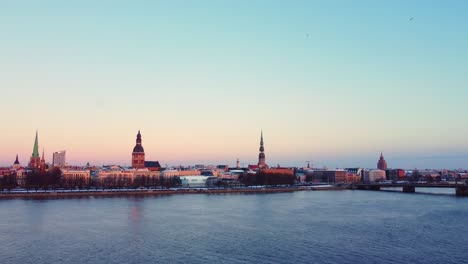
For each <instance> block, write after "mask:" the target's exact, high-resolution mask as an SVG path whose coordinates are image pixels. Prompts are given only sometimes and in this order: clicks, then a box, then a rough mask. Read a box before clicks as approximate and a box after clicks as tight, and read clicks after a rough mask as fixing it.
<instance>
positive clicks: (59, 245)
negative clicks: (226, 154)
mask: <svg viewBox="0 0 468 264" xmlns="http://www.w3.org/2000/svg"><path fill="white" fill-rule="evenodd" d="M433 190H434V189H429V190H427V191H433ZM424 191H426V190H424ZM443 191H444V192H445V191H450V190H446V189H444V190H443ZM466 219H468V199H467V198H460V197H455V196H454V195H427V194H402V193H394V192H382V191H381V192H378V191H309V192H296V193H277V194H250V195H225V194H222V195H174V196H162V197H144V198H142V197H140V198H132V197H128V198H127V197H115V198H96V199H61V200H40V201H38V200H8V201H7V200H0V234H1V236H0V262H1V263H2V264H4V263H34V264H42V263H44V264H45V263H155V262H161V263H221V262H224V263H463V262H465V260H466V259H467V258H468V253H466V250H465V245H466V244H467V243H468V238H467V236H465V235H460V234H466V233H467V232H468V225H466V224H465V222H466Z"/></svg>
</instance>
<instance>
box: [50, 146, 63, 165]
mask: <svg viewBox="0 0 468 264" xmlns="http://www.w3.org/2000/svg"><path fill="white" fill-rule="evenodd" d="M65 154H66V151H65V150H62V151H57V152H54V153H53V155H52V165H54V166H57V167H63V166H65Z"/></svg>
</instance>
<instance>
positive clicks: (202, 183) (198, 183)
mask: <svg viewBox="0 0 468 264" xmlns="http://www.w3.org/2000/svg"><path fill="white" fill-rule="evenodd" d="M208 178H210V176H199V175H197V176H181V177H180V181H181V185H182V187H187V188H205V187H207V185H206V181H207V179H208Z"/></svg>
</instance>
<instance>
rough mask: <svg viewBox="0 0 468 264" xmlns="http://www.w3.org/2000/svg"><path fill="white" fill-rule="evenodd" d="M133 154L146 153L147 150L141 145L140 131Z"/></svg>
mask: <svg viewBox="0 0 468 264" xmlns="http://www.w3.org/2000/svg"><path fill="white" fill-rule="evenodd" d="M133 152H145V150H144V149H143V146H142V145H141V133H140V130H138V134H137V139H136V145H135V147H134V148H133Z"/></svg>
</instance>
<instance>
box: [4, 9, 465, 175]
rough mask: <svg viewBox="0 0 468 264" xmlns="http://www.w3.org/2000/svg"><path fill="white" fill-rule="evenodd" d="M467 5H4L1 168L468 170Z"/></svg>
mask: <svg viewBox="0 0 468 264" xmlns="http://www.w3.org/2000/svg"><path fill="white" fill-rule="evenodd" d="M467 12H468V2H462V1H440V2H435V1H428V2H426V1H425V2H422V1H414V2H407V1H391V2H384V1H382V2H375V1H352V2H351V1H294V2H284V1H266V0H258V1H257V0H254V1H245V2H241V1H237V2H229V1H209V0H208V1H152V2H145V3H144V4H143V3H137V2H131V1H99V2H95V1H87V0H85V1H79V2H62V1H47V0H46V1H41V2H35V1H2V2H0V33H1V34H2V36H3V38H2V41H1V42H0V58H1V62H0V87H1V94H2V99H3V100H2V109H3V110H2V115H1V116H0V123H2V136H1V137H0V166H10V165H12V164H13V162H14V159H15V156H16V154H17V153H18V155H19V158H20V162H21V164H22V165H27V163H28V161H29V157H30V156H31V153H32V148H33V143H34V136H35V131H36V129H38V130H39V147H40V153H41V154H42V149H43V148H44V149H45V152H46V161H47V162H51V159H52V152H54V151H60V150H67V163H69V164H76V165H84V164H86V162H88V161H89V162H90V163H91V164H94V165H102V164H121V165H130V160H131V151H132V149H133V146H134V145H135V137H136V133H137V131H138V129H141V132H142V136H143V146H144V148H145V153H146V159H147V160H159V161H160V163H161V165H163V166H164V165H165V164H169V165H178V164H182V165H189V164H192V165H193V164H199V163H203V164H229V165H231V166H233V165H235V162H236V159H237V158H239V159H240V162H241V164H245V165H247V164H256V163H257V159H258V147H259V140H260V130H261V129H263V131H264V137H265V154H266V162H267V163H268V164H269V165H270V166H276V165H277V164H280V165H282V166H306V164H307V163H306V161H308V160H309V161H312V164H314V165H317V166H320V167H321V166H327V167H328V168H336V167H368V168H374V167H376V164H377V160H378V157H379V155H380V152H383V154H384V156H385V159H386V160H387V163H388V166H389V167H390V168H405V169H413V168H420V169H421V168H440V169H442V168H446V169H456V168H465V169H466V168H468V140H467V136H466V135H468V122H467V121H465V119H464V117H465V115H466V114H467V113H468V110H467V108H466V106H465V105H466V98H468V87H467V84H468V75H467V74H466V73H467V72H468V48H467V47H468V16H466V13H467Z"/></svg>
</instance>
